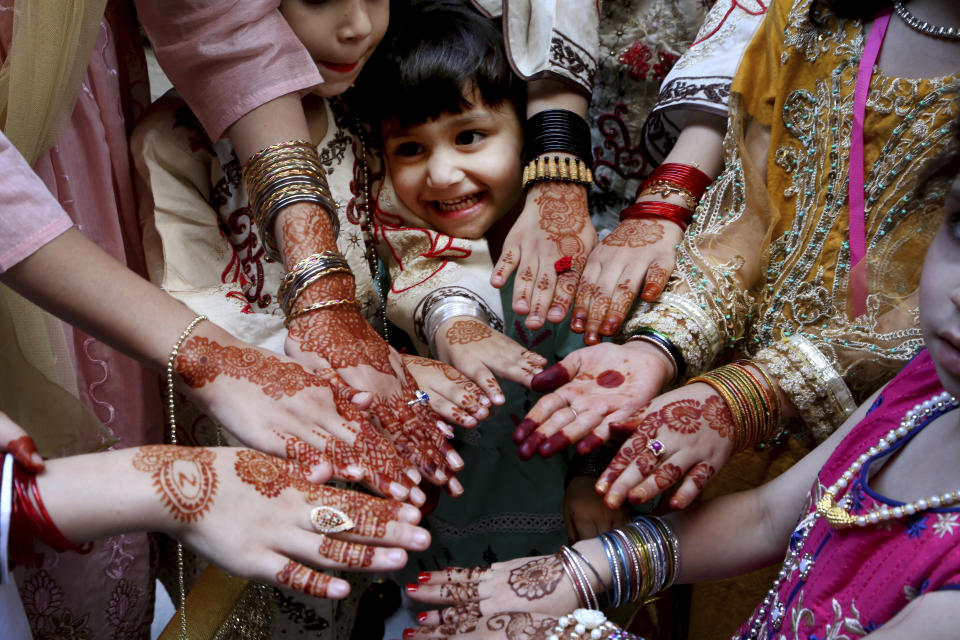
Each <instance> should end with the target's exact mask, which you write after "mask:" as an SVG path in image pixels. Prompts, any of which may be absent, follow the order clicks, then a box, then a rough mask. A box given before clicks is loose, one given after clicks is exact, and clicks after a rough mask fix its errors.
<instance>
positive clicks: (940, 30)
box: [893, 0, 960, 40]
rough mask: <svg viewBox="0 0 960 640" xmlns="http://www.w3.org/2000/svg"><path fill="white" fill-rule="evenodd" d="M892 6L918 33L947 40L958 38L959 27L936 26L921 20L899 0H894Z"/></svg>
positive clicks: (959, 35) (959, 38)
mask: <svg viewBox="0 0 960 640" xmlns="http://www.w3.org/2000/svg"><path fill="white" fill-rule="evenodd" d="M893 8H894V9H895V10H896V12H897V15H898V16H900V19H901V20H903V21H904V22H906V23H907V26H909V27H910V28H911V29H913V30H914V31H919V32H920V33H923V34H926V35H928V36H933V37H934V38H946V39H948V40H960V29H957V28H955V27H938V26H937V25H935V24H930V23H929V22H927V21H926V20H921V19H920V18H918V17H917V16H915V15H913V14H912V13H910V12H909V11H908V10H907V8H906V7H905V6H903V2H901V0H894V2H893Z"/></svg>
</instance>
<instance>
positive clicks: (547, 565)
mask: <svg viewBox="0 0 960 640" xmlns="http://www.w3.org/2000/svg"><path fill="white" fill-rule="evenodd" d="M563 575H564V573H563V563H562V562H561V561H560V559H559V558H558V557H556V556H546V557H543V558H536V559H534V560H531V561H530V562H526V563H524V564H522V565H520V566H519V567H517V568H516V569H511V570H510V576H509V578H508V579H507V583H508V584H509V585H510V589H511V590H512V591H513V592H514V593H515V594H517V595H518V596H520V597H521V598H526V599H527V600H539V599H540V598H544V597H546V596H548V595H550V594H551V593H553V592H554V590H556V588H557V585H558V584H559V583H560V581H561V580H562V579H563Z"/></svg>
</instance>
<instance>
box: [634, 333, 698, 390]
mask: <svg viewBox="0 0 960 640" xmlns="http://www.w3.org/2000/svg"><path fill="white" fill-rule="evenodd" d="M634 336H643V337H644V338H646V339H647V340H651V341H653V342H656V343H657V344H659V345H660V346H662V347H663V348H664V349H666V350H667V351H669V352H670V355H671V356H673V361H674V362H675V363H676V365H677V375H676V377H675V379H676V380H682V379H683V375H684V374H685V373H686V372H687V361H686V359H685V358H684V357H683V352H682V351H680V349H678V348H677V345H675V344H673V342H672V341H671V340H670V338H668V337H667V336H665V335H663V334H662V333H660V332H659V331H656V330H654V329H651V328H650V327H640V329H638V330H637V332H636V333H635V334H634Z"/></svg>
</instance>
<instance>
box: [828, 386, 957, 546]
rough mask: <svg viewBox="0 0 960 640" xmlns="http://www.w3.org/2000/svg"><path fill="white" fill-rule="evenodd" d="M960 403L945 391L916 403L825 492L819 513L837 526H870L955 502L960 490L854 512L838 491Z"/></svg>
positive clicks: (842, 527)
mask: <svg viewBox="0 0 960 640" xmlns="http://www.w3.org/2000/svg"><path fill="white" fill-rule="evenodd" d="M957 405H958V402H957V399H956V398H954V397H953V396H951V395H950V394H949V393H947V392H946V391H944V392H943V393H941V394H939V395H936V396H934V397H932V398H930V399H929V400H926V401H924V402H923V403H921V404H918V405H916V406H914V407H913V409H911V410H910V411H907V414H906V415H905V416H904V417H903V420H901V421H900V426H899V427H897V428H896V429H891V430H890V431H889V432H888V433H887V435H885V436H883V437H881V438H880V441H879V442H878V443H877V446H875V447H870V449H869V450H868V451H865V452H864V453H862V454H860V457H859V458H857V459H856V460H855V461H854V462H853V464H852V465H850V468H849V469H847V470H846V471H844V472H843V475H842V476H840V478H839V479H838V480H837V481H836V482H834V483H833V484H832V485H831V486H830V487H829V488H828V489H827V491H826V493H824V494H823V497H822V498H820V500H818V501H817V513H818V514H819V515H820V516H822V517H823V518H825V519H826V520H827V522H828V523H830V526H831V527H833V528H834V529H845V528H847V527H853V526H857V527H866V526H869V525H872V524H877V523H878V522H880V521H883V520H890V519H891V518H903V517H904V516H912V515H913V514H915V513H919V512H921V511H926V510H927V509H937V508H939V507H941V506H946V505H949V504H953V503H954V502H957V501H960V491H950V492H948V493H944V494H942V495H935V496H930V497H928V498H923V499H920V500H915V501H913V502H910V503H907V504H905V505H904V506H902V507H893V508H892V509H891V508H890V507H888V506H887V505H883V506H882V507H879V508H874V509H873V510H871V511H869V512H867V513H863V514H860V515H857V516H854V515H852V514H851V513H850V511H849V510H847V509H846V508H844V507H842V506H840V505H839V504H838V503H837V494H838V493H840V492H841V491H842V490H844V489H846V488H847V485H849V484H850V482H851V481H852V480H853V477H854V476H855V475H856V474H857V473H858V472H859V471H860V469H861V468H862V467H863V465H864V464H865V463H866V462H867V460H869V459H870V458H872V457H873V456H875V455H877V453H879V452H881V451H886V450H887V449H889V448H890V447H891V446H892V445H893V444H894V443H895V442H896V441H897V440H900V439H901V438H904V437H906V436H907V435H908V434H910V433H912V432H913V431H915V430H916V429H917V428H918V427H920V426H921V425H923V424H926V423H927V422H930V421H931V420H933V419H934V418H936V417H938V416H940V415H942V414H944V413H946V412H947V411H950V410H951V409H955V408H956V407H957Z"/></svg>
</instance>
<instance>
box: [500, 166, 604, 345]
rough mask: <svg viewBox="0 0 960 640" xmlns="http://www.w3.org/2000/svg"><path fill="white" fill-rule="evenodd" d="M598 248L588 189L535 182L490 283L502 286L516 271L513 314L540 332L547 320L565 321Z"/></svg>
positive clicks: (507, 239) (528, 190) (505, 242)
mask: <svg viewBox="0 0 960 640" xmlns="http://www.w3.org/2000/svg"><path fill="white" fill-rule="evenodd" d="M596 244H597V232H596V230H595V229H594V228H593V223H592V222H590V211H589V209H588V208H587V190H586V187H583V186H581V185H577V184H572V183H566V182H537V183H534V184H533V185H531V186H530V188H529V189H527V195H526V204H525V205H524V208H523V211H522V212H521V213H520V216H519V217H518V218H517V221H516V222H515V223H514V224H513V228H511V229H510V233H508V234H507V238H506V240H505V241H504V243H503V251H502V252H501V254H500V259H499V260H498V261H497V264H496V265H495V266H494V269H493V276H492V277H491V278H490V283H491V284H492V285H493V286H495V287H502V286H503V285H504V284H506V282H507V278H508V277H509V276H510V274H511V273H513V271H514V270H516V271H517V276H516V279H515V280H514V287H513V310H514V311H515V312H516V313H518V314H520V315H526V316H527V320H526V323H525V324H526V327H527V328H528V329H539V328H540V327H542V326H543V323H544V319H546V320H549V321H550V322H553V323H558V322H561V321H563V319H564V318H565V317H566V315H567V311H568V310H569V309H570V304H571V303H572V302H573V295H574V292H575V291H576V290H577V282H578V281H579V280H580V274H581V273H583V267H584V265H585V264H586V262H587V256H588V255H589V254H590V251H591V250H592V249H593V247H594V246H595V245H596ZM564 256H567V257H569V258H570V267H569V269H567V270H566V271H564V272H563V273H561V274H559V276H558V274H557V270H556V268H555V267H554V265H555V264H556V262H557V260H559V259H560V258H561V257H564Z"/></svg>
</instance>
